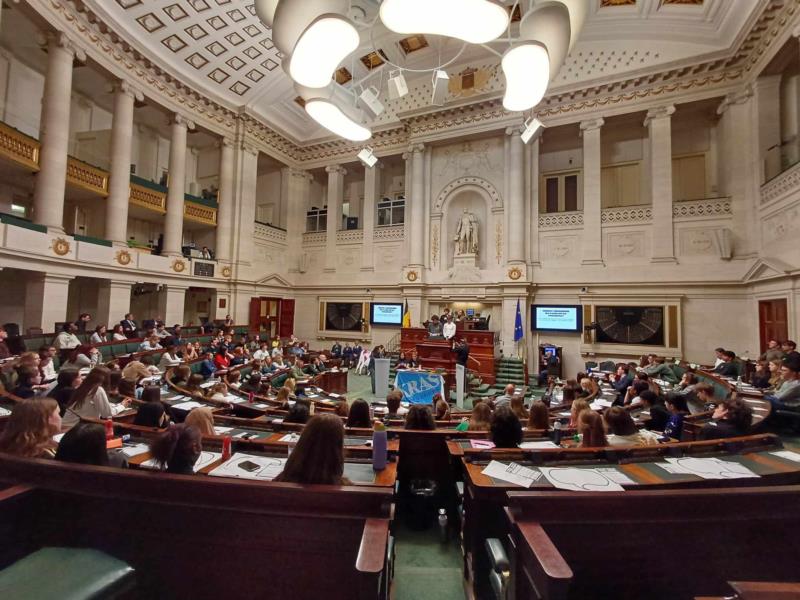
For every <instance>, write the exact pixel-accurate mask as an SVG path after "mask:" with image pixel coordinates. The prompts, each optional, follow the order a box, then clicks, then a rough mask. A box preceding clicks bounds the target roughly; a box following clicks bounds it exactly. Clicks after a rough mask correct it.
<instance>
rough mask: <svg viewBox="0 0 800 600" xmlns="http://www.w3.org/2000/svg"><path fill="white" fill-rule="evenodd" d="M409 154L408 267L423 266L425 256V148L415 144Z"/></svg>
mask: <svg viewBox="0 0 800 600" xmlns="http://www.w3.org/2000/svg"><path fill="white" fill-rule="evenodd" d="M409 152H410V153H411V198H410V200H411V229H410V231H409V236H408V243H409V245H410V246H411V251H410V253H409V266H411V267H420V268H422V266H423V256H425V248H424V245H425V244H424V239H425V223H424V220H425V207H424V206H423V201H424V198H425V146H423V145H422V144H415V145H414V146H412V147H411V148H409ZM408 203H409V197H408V196H406V207H408Z"/></svg>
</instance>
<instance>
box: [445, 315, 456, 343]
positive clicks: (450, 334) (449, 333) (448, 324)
mask: <svg viewBox="0 0 800 600" xmlns="http://www.w3.org/2000/svg"><path fill="white" fill-rule="evenodd" d="M442 335H443V336H444V339H446V340H452V339H453V338H454V337H455V335H456V324H455V322H453V318H452V317H447V321H445V324H444V325H443V326H442Z"/></svg>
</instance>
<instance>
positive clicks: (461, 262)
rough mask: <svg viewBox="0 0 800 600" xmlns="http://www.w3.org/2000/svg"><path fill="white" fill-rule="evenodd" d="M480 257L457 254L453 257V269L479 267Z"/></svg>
mask: <svg viewBox="0 0 800 600" xmlns="http://www.w3.org/2000/svg"><path fill="white" fill-rule="evenodd" d="M477 266H478V255H477V254H456V255H455V256H453V267H454V268H458V267H477Z"/></svg>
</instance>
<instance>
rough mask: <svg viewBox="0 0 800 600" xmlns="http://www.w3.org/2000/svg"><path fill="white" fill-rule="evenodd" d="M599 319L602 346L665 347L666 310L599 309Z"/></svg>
mask: <svg viewBox="0 0 800 600" xmlns="http://www.w3.org/2000/svg"><path fill="white" fill-rule="evenodd" d="M595 319H596V321H597V325H598V329H597V341H598V342H599V343H606V344H642V345H646V346H663V345H664V307H663V306H597V307H595Z"/></svg>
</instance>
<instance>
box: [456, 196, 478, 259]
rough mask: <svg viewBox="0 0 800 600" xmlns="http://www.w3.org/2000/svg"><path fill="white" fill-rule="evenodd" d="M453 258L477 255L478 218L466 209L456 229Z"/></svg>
mask: <svg viewBox="0 0 800 600" xmlns="http://www.w3.org/2000/svg"><path fill="white" fill-rule="evenodd" d="M453 241H454V242H455V243H456V249H455V256H463V255H465V254H477V253H478V218H477V217H476V216H475V215H474V214H472V213H471V212H469V211H468V210H467V209H466V208H465V209H464V213H463V214H462V215H461V220H460V221H459V222H458V227H457V228H456V236H455V237H454V238H453Z"/></svg>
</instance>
